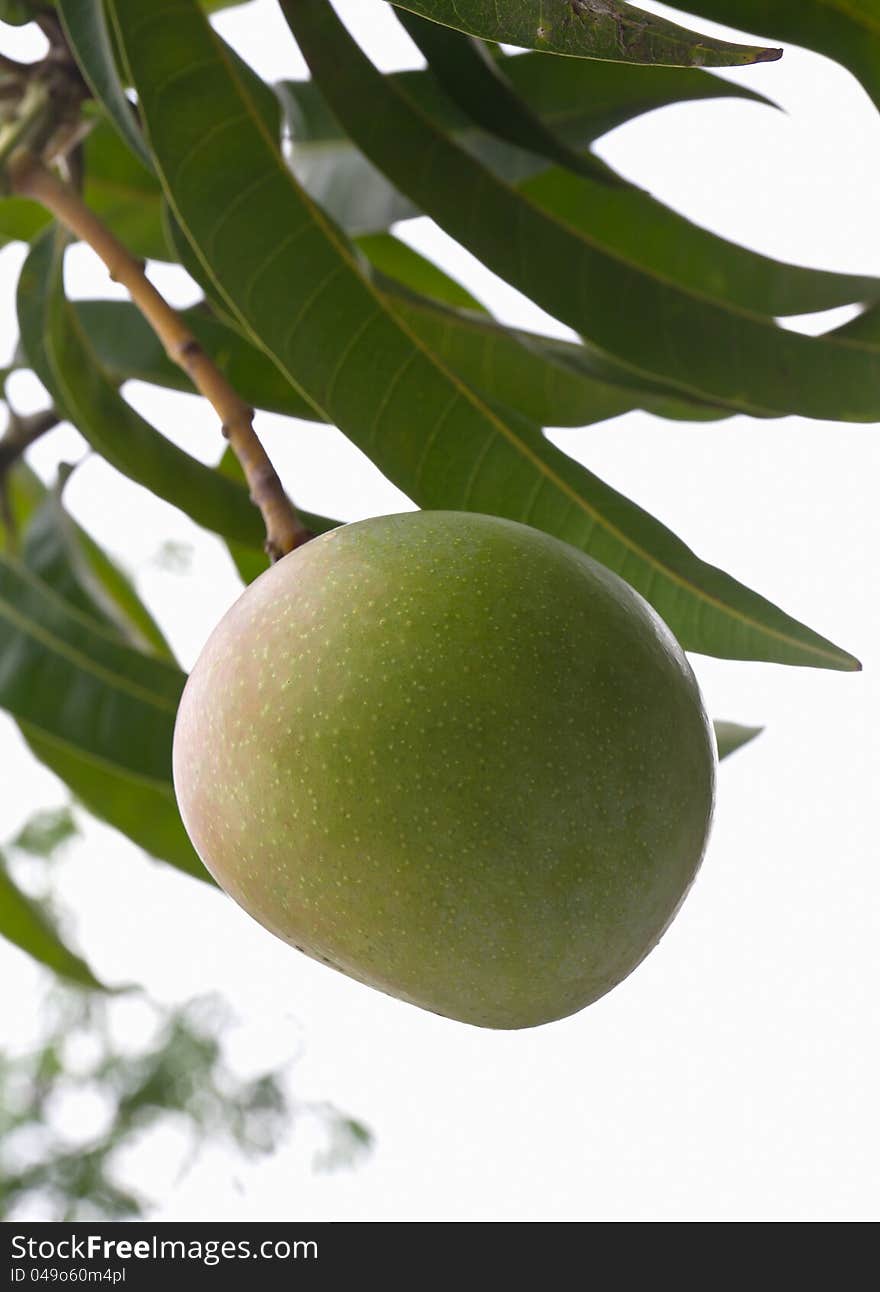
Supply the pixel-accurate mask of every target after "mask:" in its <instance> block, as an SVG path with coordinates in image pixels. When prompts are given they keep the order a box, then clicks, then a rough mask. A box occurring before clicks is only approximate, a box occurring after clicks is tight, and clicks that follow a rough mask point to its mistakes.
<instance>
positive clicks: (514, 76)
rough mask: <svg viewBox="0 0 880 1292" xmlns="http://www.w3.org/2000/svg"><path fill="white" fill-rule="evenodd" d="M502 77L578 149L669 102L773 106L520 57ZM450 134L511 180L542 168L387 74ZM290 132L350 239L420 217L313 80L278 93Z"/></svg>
mask: <svg viewBox="0 0 880 1292" xmlns="http://www.w3.org/2000/svg"><path fill="white" fill-rule="evenodd" d="M498 62H499V64H500V66H501V67H502V69H503V71H504V75H505V77H506V79H507V80H508V81H509V82H510V83H511V85H512V87H513V89H514V91H515V92H516V94H517V95H518V97H519V98H520V99H522V100H523V101H524V103H525V104H526V106H527V108H528V109H529V111H531V112H532V113H534V114H535V115H537V116H540V117H541V119H542V120H543V121H544V122H545V123H546V125H547V128H548V129H550V130H552V131H553V132H554V134H555V135H557V136H558V137H559V138H560V139H561V140H562V141H563V143H565V144H566V145H567V146H568V147H569V148H571V149H574V150H583V149H585V148H587V147H588V146H589V145H590V144H591V143H592V142H593V140H595V139H597V138H598V137H599V136H600V135H603V134H605V133H606V131H608V130H613V129H614V128H615V127H617V126H619V125H622V124H623V123H624V122H626V121H629V120H631V119H632V118H633V117H635V116H638V115H640V114H642V113H644V112H650V111H652V110H654V109H656V108H660V107H663V106H665V105H667V104H671V103H683V102H689V101H698V100H703V99H710V98H721V97H737V98H742V99H751V100H753V101H755V102H758V103H767V102H768V101H767V100H766V99H764V98H762V97H761V96H759V95H756V94H754V93H753V92H751V91H748V90H746V89H744V88H743V87H741V86H737V85H732V84H731V83H730V82H728V81H722V80H720V79H719V78H718V77H715V76H712V74H711V73H709V72H699V71H694V70H681V69H678V68H659V67H635V66H633V65H631V64H626V63H598V62H583V61H581V60H579V59H569V58H564V59H558V58H546V57H545V56H544V55H543V54H524V55H521V56H518V57H502V58H500V59H499V60H498ZM389 79H390V80H391V81H392V83H393V84H394V85H395V86H397V87H398V88H399V89H400V90H401V91H402V92H403V93H405V94H406V95H407V96H408V97H409V98H411V99H413V100H414V101H415V103H416V104H417V105H418V106H419V107H420V108H421V109H422V111H424V112H425V113H427V114H428V116H430V117H431V118H432V120H433V121H434V122H435V124H436V125H437V127H438V128H439V129H440V130H442V131H443V132H444V133H449V134H452V135H454V137H455V139H456V140H457V141H458V142H459V143H460V144H461V145H462V147H464V148H467V149H468V151H469V152H472V153H473V154H474V155H475V156H477V157H479V158H480V159H481V160H482V161H483V162H484V163H485V164H486V165H487V166H489V168H490V169H491V170H493V171H494V172H495V173H496V174H499V175H501V176H502V177H503V178H505V179H507V180H509V181H510V182H511V183H517V182H519V181H520V180H523V179H527V178H528V177H529V176H530V175H533V174H534V173H535V172H536V171H537V170H540V169H541V168H542V167H543V166H544V165H545V164H546V162H545V160H544V159H542V158H540V157H538V156H537V155H536V154H535V153H533V152H524V151H523V150H522V149H521V148H515V147H513V146H511V145H510V144H508V143H505V142H504V141H503V140H501V139H498V138H497V137H495V136H493V135H489V134H487V133H486V132H485V131H483V130H479V129H477V128H476V127H475V125H474V122H473V121H472V120H471V119H470V118H469V117H468V116H466V114H465V113H463V112H462V111H461V110H460V109H459V108H457V107H456V106H455V104H454V103H453V102H452V100H451V99H450V98H449V97H448V96H447V95H446V94H444V93H443V91H442V90H441V89H440V87H439V86H438V84H437V82H436V80H435V78H434V77H433V76H432V75H431V73H430V72H428V71H426V70H422V71H406V72H395V73H393V74H392V75H391V77H390V78H389ZM278 91H279V94H280V95H281V99H282V102H283V104H284V106H285V111H286V115H287V123H288V127H289V129H290V131H291V134H292V136H293V141H294V143H293V155H292V165H293V168H294V171H295V173H296V175H297V177H298V178H299V180H300V181H301V183H302V184H303V185H304V186H305V188H306V189H307V190H308V192H309V193H310V194H311V196H312V197H314V198H315V200H316V201H318V202H320V204H321V205H322V206H323V207H325V209H326V210H328V211H329V212H330V213H331V215H333V217H334V218H335V219H336V220H338V221H339V223H340V224H342V225H343V227H344V228H345V229H347V230H348V231H349V232H350V233H360V232H375V231H377V230H382V229H387V228H388V227H389V226H390V225H392V224H393V223H395V222H396V221H398V220H404V219H407V218H409V217H411V216H413V215H418V214H419V210H418V207H416V206H415V205H414V204H413V203H412V202H410V200H409V199H408V198H407V197H404V196H403V195H402V194H401V193H399V192H398V190H397V189H395V188H394V187H393V186H392V185H391V184H390V183H389V182H388V180H387V179H386V178H385V177H384V176H383V175H382V173H381V171H379V170H377V169H376V168H375V167H374V166H372V165H371V163H370V162H369V161H367V159H366V158H365V157H364V155H363V153H361V152H360V151H359V150H358V149H357V148H356V147H355V145H354V144H353V143H352V141H351V139H350V138H349V137H348V135H347V134H346V133H345V131H344V130H343V129H342V127H341V126H340V124H339V122H338V120H337V118H336V117H335V116H334V115H333V113H332V111H331V110H330V108H329V107H328V106H327V102H326V100H325V99H324V97H323V95H322V94H321V91H320V89H319V88H318V86H317V85H316V84H315V82H314V81H285V82H283V83H282V84H281V85H280V86H279V87H278Z"/></svg>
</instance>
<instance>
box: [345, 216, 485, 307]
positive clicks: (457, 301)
mask: <svg viewBox="0 0 880 1292" xmlns="http://www.w3.org/2000/svg"><path fill="white" fill-rule="evenodd" d="M355 242H356V245H357V247H358V248H359V250H361V251H362V252H363V253H364V255H365V256H366V259H367V262H368V264H369V267H370V268H371V269H376V270H378V271H379V274H380V275H381V276H382V277H383V278H384V279H386V280H388V279H391V280H392V283H391V284H390V285H391V286H392V287H393V286H395V285H401V286H404V287H407V288H409V289H410V291H412V292H415V293H417V294H418V295H420V296H427V297H428V298H429V299H430V300H432V301H439V302H440V303H441V304H442V305H451V306H453V307H454V308H457V309H463V310H469V311H470V312H472V313H477V314H482V315H484V316H485V317H487V318H488V317H489V313H488V310H486V309H485V307H484V306H483V305H481V304H480V302H479V301H478V300H477V299H476V297H475V296H472V295H471V294H470V292H469V291H468V290H467V288H466V287H463V286H462V285H461V283H459V282H456V280H455V279H454V278H451V277H450V276H449V274H447V273H445V272H444V271H443V270H442V269H438V267H437V266H436V265H435V264H433V263H432V262H431V261H430V260H427V259H426V258H425V256H423V255H421V254H420V253H419V252H418V251H413V249H412V247H408V246H407V245H406V243H405V242H401V241H400V239H399V238H396V237H395V236H394V234H393V233H365V234H364V235H363V236H362V237H360V238H356V239H355ZM377 281H379V280H378V279H377Z"/></svg>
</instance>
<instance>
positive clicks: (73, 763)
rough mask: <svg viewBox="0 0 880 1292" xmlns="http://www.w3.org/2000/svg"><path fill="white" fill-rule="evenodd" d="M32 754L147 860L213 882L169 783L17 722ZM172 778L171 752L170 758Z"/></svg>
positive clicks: (206, 881)
mask: <svg viewBox="0 0 880 1292" xmlns="http://www.w3.org/2000/svg"><path fill="white" fill-rule="evenodd" d="M19 726H20V728H21V731H22V734H23V736H24V738H25V740H26V741H27V743H28V747H29V748H30V750H31V752H32V753H33V755H34V756H35V757H36V758H37V759H39V761H40V762H41V763H42V764H43V765H44V766H45V767H48V768H49V770H50V771H51V772H54V773H55V775H56V776H58V777H59V778H60V779H61V780H62V781H63V782H64V784H65V785H66V786H67V787H68V789H69V790H70V791H71V793H72V794H73V795H74V797H75V798H76V799H77V801H78V802H80V803H81V804H82V805H83V807H85V808H86V809H87V810H88V811H89V812H91V814H92V815H93V816H95V817H97V818H98V819H99V820H100V821H103V822H104V823H105V824H106V825H109V826H112V827H113V828H114V829H116V830H118V831H119V832H120V833H121V834H124V835H125V836H126V837H127V838H129V839H130V840H131V841H132V843H134V844H136V845H137V846H138V847H139V848H141V849H143V851H144V852H146V853H148V854H149V855H150V856H151V857H155V858H156V859H157V860H159V861H164V862H166V863H167V864H168V865H169V866H174V867H175V869H177V870H180V871H182V872H183V873H184V874H186V875H190V876H192V877H193V878H194V879H201V880H202V881H204V882H205V883H209V884H213V882H214V881H213V880H212V879H211V876H210V875H209V874H208V872H207V871H206V870H205V868H204V866H203V865H202V863H201V861H200V860H199V858H198V854H197V853H196V851H195V849H194V848H193V846H192V844H191V843H190V841H189V838H188V836H187V833H186V831H185V830H184V828H183V822H182V821H181V819H180V813H179V812H178V810H177V804H176V802H175V798H174V792H173V789H172V787H171V782H170V779H169V780H168V781H167V782H166V783H165V784H163V785H159V784H153V783H151V782H148V781H144V780H141V779H140V778H138V777H135V776H130V775H129V774H128V773H127V772H126V771H125V770H124V769H123V768H119V767H114V766H112V765H111V764H109V763H106V762H103V761H102V760H100V759H97V758H92V757H91V756H89V755H88V754H85V753H83V752H82V751H81V750H78V749H74V748H73V747H72V746H71V745H70V744H68V743H67V742H65V741H63V740H60V741H59V740H56V739H55V738H54V737H51V736H48V735H47V734H46V733H45V731H41V730H38V729H37V728H36V727H34V726H32V725H31V724H30V723H26V722H21V723H19ZM168 762H169V777H170V753H169V756H168Z"/></svg>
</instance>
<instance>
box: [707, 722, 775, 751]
mask: <svg viewBox="0 0 880 1292" xmlns="http://www.w3.org/2000/svg"><path fill="white" fill-rule="evenodd" d="M714 727H715V741H716V743H717V745H718V757H719V758H727V757H728V755H730V754H733V753H735V752H736V750H737V749H742V747H743V745H747V744H749V742H750V741H752V740H754V739H755V737H756V736H760V734H761V732H762V731H763V730H764V728H763V727H743V726H741V725H740V724H739V723H737V722H715V723H714Z"/></svg>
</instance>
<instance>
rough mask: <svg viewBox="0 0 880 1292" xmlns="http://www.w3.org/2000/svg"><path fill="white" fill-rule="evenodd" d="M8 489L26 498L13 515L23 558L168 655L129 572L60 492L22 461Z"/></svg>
mask: <svg viewBox="0 0 880 1292" xmlns="http://www.w3.org/2000/svg"><path fill="white" fill-rule="evenodd" d="M12 489H13V496H14V497H17V498H20V497H21V496H22V495H23V494H25V495H26V497H27V499H28V506H27V511H26V514H25V516H24V517H23V515H22V510H23V509H22V508H21V504H19V509H18V517H17V519H18V524H19V527H20V529H21V531H22V532H21V551H20V559H21V561H22V563H23V564H24V565H26V566H27V567H28V569H29V570H30V571H31V572H32V573H33V574H36V575H37V577H38V578H40V579H42V580H43V582H45V583H48V584H49V585H50V586H51V587H52V588H53V589H54V591H55V592H57V593H58V595H59V596H62V597H63V598H64V599H65V601H68V602H69V603H70V604H71V605H72V606H74V607H75V608H76V609H78V610H81V611H83V612H84V613H86V614H89V615H91V616H92V617H93V618H94V619H96V620H97V621H98V622H99V623H100V624H102V625H103V627H104V628H106V629H109V630H110V631H111V632H115V633H116V634H118V636H119V637H120V638H121V639H122V640H123V641H126V642H127V643H128V644H129V645H130V646H134V647H136V648H137V649H138V650H143V651H148V652H153V653H154V654H157V655H160V656H163V657H164V658H165V659H168V660H173V655H172V653H171V649H170V647H169V645H168V643H167V642H166V640H165V638H164V636H163V634H162V632H161V630H160V628H159V626H158V624H157V623H156V621H155V620H154V619H153V616H152V615H151V614H150V612H149V611H148V610H147V608H146V606H145V605H144V604H143V602H142V601H141V599H140V597H139V596H138V595H137V592H136V591H135V589H134V586H133V584H132V582H131V580H130V578H129V577H128V575H127V574H126V573H125V572H124V571H123V570H121V569H120V567H119V566H118V565H117V564H116V562H115V561H113V560H112V559H111V557H109V556H108V555H107V553H106V552H104V551H103V549H102V548H101V547H100V546H99V545H98V544H97V543H96V542H95V541H94V539H93V538H91V537H90V536H89V535H88V534H87V533H86V532H85V530H84V529H82V528H81V527H80V526H79V525H77V523H76V521H75V520H74V519H73V517H72V516H71V515H70V514H69V512H68V511H67V510H66V508H65V506H64V504H63V502H62V500H61V497H60V496H59V493H58V492H56V491H54V490H50V489H47V488H46V487H45V485H44V484H43V483H42V481H41V480H40V479H39V477H38V476H36V475H35V474H34V473H33V472H32V471H31V470H30V469H29V468H28V467H27V466H26V465H25V464H24V463H17V464H16V466H15V469H14V472H13V473H12ZM23 521H24V523H22V522H23Z"/></svg>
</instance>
